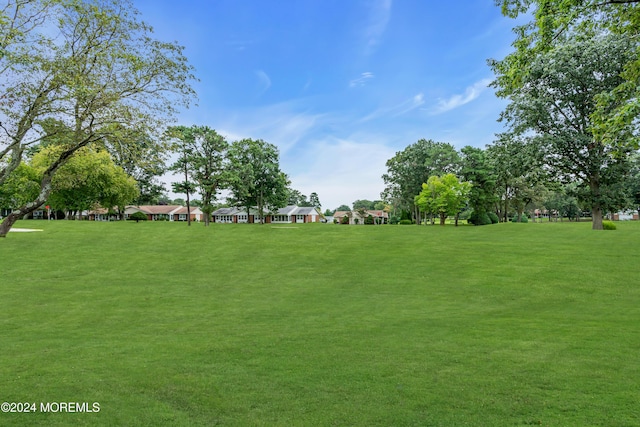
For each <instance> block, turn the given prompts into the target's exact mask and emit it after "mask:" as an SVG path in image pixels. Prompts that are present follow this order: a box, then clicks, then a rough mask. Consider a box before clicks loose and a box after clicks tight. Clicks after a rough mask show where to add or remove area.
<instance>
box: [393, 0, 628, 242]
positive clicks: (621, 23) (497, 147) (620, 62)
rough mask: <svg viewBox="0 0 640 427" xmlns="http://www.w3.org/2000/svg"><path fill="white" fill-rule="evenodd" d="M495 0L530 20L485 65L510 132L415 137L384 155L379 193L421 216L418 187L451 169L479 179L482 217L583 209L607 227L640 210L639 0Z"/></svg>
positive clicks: (473, 203)
mask: <svg viewBox="0 0 640 427" xmlns="http://www.w3.org/2000/svg"><path fill="white" fill-rule="evenodd" d="M499 3H500V4H502V6H503V11H504V12H505V14H507V15H509V16H517V15H518V14H520V13H524V12H526V11H530V10H533V15H534V16H535V20H534V22H532V23H530V24H527V25H525V26H523V27H519V28H516V34H518V38H517V40H516V41H515V42H514V46H515V48H516V50H515V52H513V53H512V54H510V55H508V56H507V57H506V58H505V59H503V60H501V61H496V60H490V61H489V64H490V66H491V67H492V69H493V70H494V72H495V74H496V80H495V81H494V82H493V86H494V87H495V88H496V89H497V94H498V96H501V97H504V98H506V99H508V100H509V104H508V106H507V108H506V109H505V111H504V112H503V113H502V115H501V117H500V120H501V121H503V122H504V123H505V124H506V129H507V130H506V131H505V132H504V133H502V134H500V135H498V136H497V138H496V141H495V142H494V143H493V144H491V145H489V146H488V147H486V149H484V150H483V149H480V148H474V147H470V146H468V147H464V148H463V149H462V150H461V151H460V152H457V151H456V150H455V149H454V147H453V146H451V145H450V144H446V143H438V142H433V141H428V140H420V141H418V142H417V143H415V144H413V145H411V146H409V147H407V148H406V149H405V150H403V151H401V152H398V153H396V155H395V156H394V157H393V158H391V159H390V160H389V161H387V173H386V174H384V175H383V179H384V181H385V184H386V188H385V190H384V192H383V193H382V197H383V198H384V199H385V200H387V201H389V202H390V203H391V204H392V205H393V206H395V207H397V208H400V209H405V210H408V211H411V212H412V214H413V217H414V218H420V215H421V209H424V207H425V205H424V203H418V200H419V199H418V198H416V195H418V194H419V193H420V192H421V188H422V185H423V183H428V180H429V178H430V177H431V176H442V175H446V174H449V173H452V174H455V175H456V176H458V177H460V178H461V179H462V180H464V181H468V182H470V183H472V187H471V189H470V193H469V207H470V208H471V209H472V210H473V212H474V214H473V215H474V216H475V219H477V218H478V217H480V218H483V217H484V216H485V214H486V213H487V212H491V211H495V212H496V213H497V214H498V215H500V217H501V218H502V219H503V220H507V216H508V214H509V212H510V211H512V210H514V211H516V213H517V216H516V218H521V217H522V213H523V212H524V210H525V209H530V208H534V207H541V208H547V209H549V210H552V211H555V212H559V213H560V214H562V215H568V216H569V217H572V216H574V215H575V214H577V211H579V210H580V208H581V207H586V208H587V209H588V210H590V211H591V216H592V219H593V228H594V229H601V228H602V217H603V213H605V212H607V211H617V210H620V209H625V208H635V209H640V199H639V198H638V187H639V186H640V182H638V173H637V170H638V167H639V157H638V151H637V150H638V125H639V123H640V122H639V120H638V112H640V101H639V98H638V87H640V85H638V84H637V82H638V80H639V78H640V60H639V59H638V58H639V55H638V53H639V52H640V50H639V49H640V48H639V45H638V38H637V36H638V31H639V30H640V28H639V27H638V25H637V22H638V18H640V12H639V10H638V7H637V5H636V3H637V2H634V1H625V2H592V1H587V2H584V1H577V0H576V1H567V2H561V3H562V4H556V3H557V2H548V1H542V0H540V1H533V0H504V1H500V2H499ZM531 8H533V9H531ZM479 222H480V223H482V222H485V221H483V220H480V221H479Z"/></svg>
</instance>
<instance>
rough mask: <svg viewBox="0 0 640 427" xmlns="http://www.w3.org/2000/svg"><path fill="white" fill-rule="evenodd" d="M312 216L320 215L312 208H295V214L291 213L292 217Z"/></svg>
mask: <svg viewBox="0 0 640 427" xmlns="http://www.w3.org/2000/svg"><path fill="white" fill-rule="evenodd" d="M314 214H315V215H320V213H319V212H318V210H317V209H316V208H315V207H313V206H309V207H306V206H304V207H297V208H296V210H295V212H293V213H292V215H314Z"/></svg>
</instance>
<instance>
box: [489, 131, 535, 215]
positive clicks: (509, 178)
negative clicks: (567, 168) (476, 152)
mask: <svg viewBox="0 0 640 427" xmlns="http://www.w3.org/2000/svg"><path fill="white" fill-rule="evenodd" d="M487 157H488V159H487V160H488V162H489V165H490V167H491V170H492V172H493V173H494V174H495V179H496V191H497V194H498V203H499V209H498V211H499V212H500V216H501V217H502V220H503V221H504V222H506V221H508V215H509V212H510V209H515V210H516V213H517V218H518V219H520V218H522V214H523V212H524V209H525V207H526V206H527V204H529V202H531V201H532V200H533V199H534V198H535V196H536V191H538V186H539V184H540V183H543V182H544V181H545V178H546V176H545V173H544V169H543V161H542V151H541V149H540V146H539V145H538V144H536V143H533V142H531V141H530V140H529V139H527V138H521V137H518V136H516V135H512V134H509V133H503V134H500V135H498V140H497V141H495V142H494V143H493V144H492V145H490V146H489V147H488V148H487Z"/></svg>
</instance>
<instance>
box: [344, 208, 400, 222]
mask: <svg viewBox="0 0 640 427" xmlns="http://www.w3.org/2000/svg"><path fill="white" fill-rule="evenodd" d="M369 215H371V216H372V217H373V221H374V224H387V223H388V222H389V214H388V213H387V212H385V211H380V210H369V209H367V210H365V211H364V215H360V213H359V212H358V211H336V212H335V213H334V214H333V218H334V219H335V220H337V221H338V224H342V221H343V218H344V217H345V216H346V217H348V218H349V224H351V225H353V224H356V223H357V224H359V225H362V224H364V220H365V218H367V217H368V216H369ZM356 219H357V220H358V221H356Z"/></svg>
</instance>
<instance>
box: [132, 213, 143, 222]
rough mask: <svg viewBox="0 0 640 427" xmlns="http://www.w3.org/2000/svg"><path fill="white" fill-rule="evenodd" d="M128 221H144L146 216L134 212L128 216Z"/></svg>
mask: <svg viewBox="0 0 640 427" xmlns="http://www.w3.org/2000/svg"><path fill="white" fill-rule="evenodd" d="M129 219H130V220H131V221H135V222H139V221H146V220H147V215H146V214H144V213H142V212H134V213H133V214H131V215H129Z"/></svg>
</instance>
